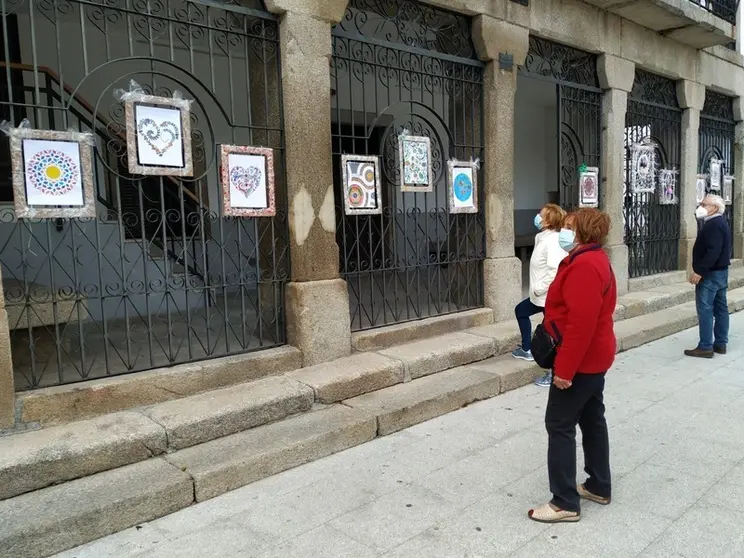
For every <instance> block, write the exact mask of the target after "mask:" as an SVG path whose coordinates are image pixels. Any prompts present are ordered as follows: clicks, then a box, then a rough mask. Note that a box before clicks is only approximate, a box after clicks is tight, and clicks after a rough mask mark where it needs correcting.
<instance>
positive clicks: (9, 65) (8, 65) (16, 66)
mask: <svg viewBox="0 0 744 558" xmlns="http://www.w3.org/2000/svg"><path fill="white" fill-rule="evenodd" d="M0 68H5V69H6V70H7V69H11V70H20V71H24V72H39V73H42V74H44V75H46V76H47V77H49V78H51V80H52V81H54V82H55V83H56V84H57V85H58V86H59V87H60V88H61V89H62V90H63V91H64V92H65V93H67V94H68V95H69V97H70V99H74V100H75V102H77V103H78V104H79V105H81V106H82V107H83V108H84V109H85V110H87V111H88V112H89V113H90V114H91V118H95V119H96V120H97V121H98V123H99V124H101V125H103V127H104V128H105V129H106V130H107V131H109V125H110V124H112V121H111V120H109V119H107V118H106V117H105V116H103V115H102V114H99V113H98V112H96V109H95V108H94V107H93V105H91V104H90V103H89V102H88V101H87V100H86V99H84V98H82V97H79V96H77V95H75V90H74V89H73V88H72V87H70V86H69V85H67V84H66V83H64V82H63V81H62V80H61V79H60V77H59V74H58V73H57V72H55V71H54V70H52V69H51V68H49V67H48V66H33V65H31V64H20V63H18V62H4V61H0ZM60 101H61V99H60ZM89 124H90V125H91V128H94V126H93V124H94V123H93V122H89ZM112 133H115V134H116V136H118V138H119V139H120V140H121V141H123V142H124V143H126V136H123V135H122V134H121V133H120V132H118V133H117V132H112ZM164 178H165V179H166V180H168V181H169V182H170V183H171V184H173V185H174V186H175V187H176V188H178V187H179V186H181V185H180V184H179V183H178V182H176V181H175V180H174V179H173V178H172V177H170V176H165V177H164ZM183 192H184V193H185V194H186V196H188V197H189V198H191V199H192V200H193V201H194V202H196V203H197V204H198V206H199V207H200V208H202V209H203V210H207V211H209V206H205V205H204V203H203V202H202V200H200V199H199V198H198V197H196V195H195V194H194V193H192V192H191V191H190V190H189V189H187V188H183Z"/></svg>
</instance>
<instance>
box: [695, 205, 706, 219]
mask: <svg viewBox="0 0 744 558" xmlns="http://www.w3.org/2000/svg"><path fill="white" fill-rule="evenodd" d="M707 216H708V210H707V209H705V208H704V207H703V206H702V205H701V206H700V207H698V208H697V209H696V210H695V217H697V218H698V219H705V218H706V217H707Z"/></svg>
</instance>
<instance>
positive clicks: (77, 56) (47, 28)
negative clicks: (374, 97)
mask: <svg viewBox="0 0 744 558" xmlns="http://www.w3.org/2000/svg"><path fill="white" fill-rule="evenodd" d="M249 4H250V5H251V7H248V5H249ZM0 32H2V33H3V37H2V40H0V44H1V45H3V52H2V55H1V58H0V67H1V68H2V69H3V70H4V72H3V75H2V79H0V113H1V114H0V119H8V120H10V121H12V122H13V123H14V124H16V125H17V124H18V123H19V122H20V120H21V119H23V118H28V119H29V120H30V122H31V125H32V126H33V127H36V128H44V129H60V130H64V129H67V128H74V129H77V130H83V131H90V132H92V133H93V134H94V136H95V139H96V147H95V164H94V167H95V168H94V173H95V176H94V179H95V182H96V188H97V207H98V217H97V218H95V219H69V220H62V219H58V220H56V221H55V220H29V219H16V218H15V215H14V212H13V210H12V209H11V208H9V207H7V206H6V207H4V208H2V209H1V210H0V261H1V262H2V277H3V287H4V292H5V303H6V308H7V312H8V317H9V326H10V329H11V344H12V351H13V364H14V371H15V380H16V388H17V389H19V390H25V389H32V388H37V387H43V386H48V385H55V384H65V383H71V382H76V381H81V380H86V379H91V378H98V377H102V376H107V375H113V374H120V373H125V372H133V371H139V370H146V369H152V368H156V367H161V366H168V365H173V364H177V363H183V362H189V361H196V360H200V359H206V358H211V357H216V356H222V355H228V354H235V353H241V352H246V351H251V350H255V349H260V348H265V347H271V346H276V345H280V344H283V343H284V319H283V306H284V302H283V283H284V282H285V280H286V279H287V277H288V253H287V250H288V248H287V245H288V241H287V226H286V225H287V223H286V194H285V180H284V170H283V162H282V161H283V141H284V140H283V130H282V121H283V118H282V107H281V91H280V77H281V71H280V67H279V44H278V23H277V20H276V18H275V17H274V16H272V15H271V14H268V13H267V12H265V11H264V10H263V8H262V5H261V3H260V2H258V1H257V0H251V1H249V2H248V1H244V0H241V1H240V2H238V1H237V0H235V1H232V0H228V1H225V2H221V3H219V4H218V3H215V2H206V1H205V2H200V1H198V0H148V1H145V0H106V1H105V2H102V1H99V0H54V1H53V2H52V1H41V2H35V1H32V0H5V1H4V2H3V12H2V26H1V27H0ZM132 79H133V80H135V81H137V82H138V83H139V84H140V85H142V87H143V88H144V89H145V90H146V91H147V92H149V93H152V94H155V95H163V96H172V94H173V92H174V90H176V89H178V90H180V91H182V92H183V94H184V96H185V97H186V98H189V99H194V103H193V105H192V112H191V120H192V122H191V128H192V144H193V160H194V178H193V179H174V178H170V177H162V178H160V177H151V178H142V177H137V176H131V175H129V174H128V173H127V171H126V169H127V168H128V167H127V154H126V140H125V124H124V114H123V107H122V105H121V104H120V103H119V102H118V101H117V100H115V98H114V93H113V92H114V90H115V89H117V88H126V87H127V84H128V82H129V80H132ZM219 143H231V144H238V145H240V144H244V145H245V144H247V145H262V146H269V147H273V148H275V149H276V155H277V156H276V157H275V161H276V164H277V165H278V166H277V168H276V187H277V196H276V197H277V208H278V214H277V217H275V218H272V219H260V220H259V219H249V218H228V217H225V216H223V215H222V204H221V197H220V193H219V192H220V188H219V177H218V170H219V169H218V162H217V145H218V144H219ZM8 161H9V155H8V145H7V140H3V145H2V146H0V165H1V166H2V169H1V171H2V172H0V195H2V196H3V200H2V201H5V202H9V201H12V189H11V188H10V169H9V165H8Z"/></svg>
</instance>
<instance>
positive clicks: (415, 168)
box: [398, 135, 433, 192]
mask: <svg viewBox="0 0 744 558" xmlns="http://www.w3.org/2000/svg"><path fill="white" fill-rule="evenodd" d="M398 142H399V155H400V180H401V184H400V189H401V191H403V192H431V191H432V186H433V184H432V183H433V178H432V168H431V140H430V139H429V138H427V137H421V136H408V135H401V136H400V137H399V138H398Z"/></svg>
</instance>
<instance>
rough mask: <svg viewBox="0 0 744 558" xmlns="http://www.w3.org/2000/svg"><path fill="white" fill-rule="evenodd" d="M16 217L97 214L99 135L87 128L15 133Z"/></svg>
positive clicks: (12, 142)
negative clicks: (95, 153) (95, 163)
mask: <svg viewBox="0 0 744 558" xmlns="http://www.w3.org/2000/svg"><path fill="white" fill-rule="evenodd" d="M9 135H10V153H11V166H12V169H13V195H14V198H15V201H14V203H15V214H16V217H19V218H21V217H31V218H33V217H36V218H47V219H55V218H74V217H95V216H96V204H95V196H94V193H93V192H94V191H95V188H94V186H93V163H92V161H93V157H92V150H93V138H92V136H91V135H90V134H86V133H81V132H74V131H72V132H57V131H53V130H34V129H31V128H14V129H13V130H12V131H11V132H10V134H9Z"/></svg>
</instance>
